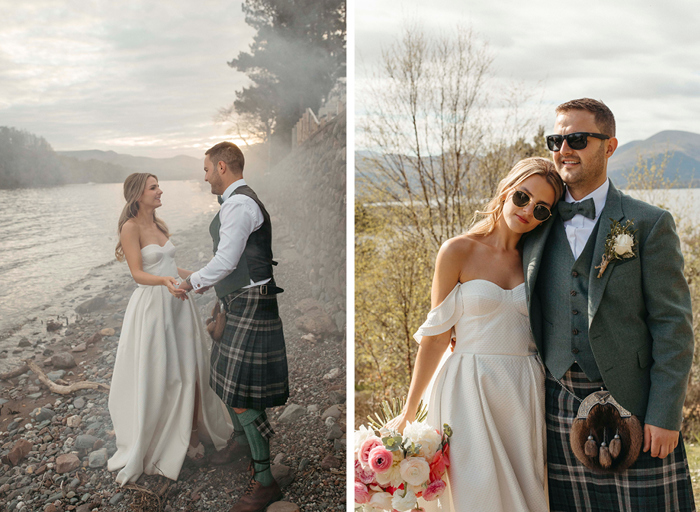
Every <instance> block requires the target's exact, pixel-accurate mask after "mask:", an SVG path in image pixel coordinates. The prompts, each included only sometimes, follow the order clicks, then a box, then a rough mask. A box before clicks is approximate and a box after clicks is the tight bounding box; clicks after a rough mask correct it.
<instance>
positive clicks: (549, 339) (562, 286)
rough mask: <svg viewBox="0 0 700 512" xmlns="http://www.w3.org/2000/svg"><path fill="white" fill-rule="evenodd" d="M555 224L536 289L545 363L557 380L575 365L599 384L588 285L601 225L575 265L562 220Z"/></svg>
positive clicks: (599, 377)
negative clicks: (590, 338)
mask: <svg viewBox="0 0 700 512" xmlns="http://www.w3.org/2000/svg"><path fill="white" fill-rule="evenodd" d="M554 222H555V225H554V226H552V230H551V232H550V233H549V237H548V239H547V243H546V245H545V248H544V252H543V254H542V266H541V267H540V273H539V276H540V277H539V278H538V279H537V284H536V287H535V293H537V294H538V296H539V299H540V301H541V305H542V317H543V325H542V341H543V347H544V362H545V364H546V365H547V368H548V369H549V371H550V372H552V375H554V376H555V377H556V378H558V379H559V378H561V377H562V376H563V375H564V374H565V373H566V371H567V370H568V369H569V368H570V367H571V365H572V364H574V363H575V362H576V363H578V365H579V366H580V367H581V369H582V370H583V371H584V372H585V373H586V376H587V377H588V378H589V379H590V380H592V381H594V380H599V379H601V375H600V370H599V369H598V365H597V364H596V362H595V358H594V357H593V352H592V351H591V346H590V344H589V341H588V281H589V278H590V272H591V260H592V257H593V249H594V245H595V239H596V234H597V233H598V225H599V224H600V222H598V223H596V226H595V228H594V229H593V232H592V233H591V236H590V237H589V238H588V242H587V243H586V247H585V248H584V249H583V252H582V253H581V255H580V256H579V258H578V259H577V260H576V261H574V256H573V253H572V252H571V247H570V246H569V241H568V240H567V238H566V231H565V230H564V224H563V222H562V220H561V217H557V218H556V219H554Z"/></svg>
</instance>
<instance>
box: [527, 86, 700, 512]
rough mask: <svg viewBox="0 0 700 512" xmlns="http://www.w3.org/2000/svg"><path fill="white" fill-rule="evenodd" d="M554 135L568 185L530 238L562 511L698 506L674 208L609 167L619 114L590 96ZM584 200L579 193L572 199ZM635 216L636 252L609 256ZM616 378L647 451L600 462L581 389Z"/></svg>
mask: <svg viewBox="0 0 700 512" xmlns="http://www.w3.org/2000/svg"><path fill="white" fill-rule="evenodd" d="M556 113H557V118H556V122H555V125H554V131H553V135H550V136H548V137H547V144H548V147H549V149H550V151H552V158H553V160H554V163H555V165H556V168H557V171H558V172H559V175H560V176H561V177H562V179H563V180H564V183H566V193H565V196H564V197H563V198H562V200H561V201H560V202H559V203H558V205H557V210H558V211H556V212H555V213H554V215H553V216H552V219H551V220H550V221H549V222H547V223H545V224H543V226H542V227H541V228H540V229H539V230H537V231H535V232H533V234H532V236H530V237H528V238H527V239H526V240H525V242H524V248H523V267H524V268H523V270H524V273H525V282H526V287H527V291H528V311H529V314H530V321H531V325H532V331H533V335H534V338H535V342H536V344H537V348H538V349H539V351H540V354H541V355H542V357H543V360H544V362H545V365H546V367H547V379H546V414H547V419H546V423H547V464H548V475H549V500H550V501H549V503H550V508H551V510H553V511H564V510H571V511H577V512H578V511H598V510H606V511H607V510H625V511H626V510H630V511H631V510H634V511H637V510H639V511H641V510H645V511H646V510H649V511H651V510H653V511H661V510H667V511H674V512H678V511H685V510H695V508H694V504H693V493H692V487H691V481H690V475H689V471H688V463H687V460H686V456H685V449H684V446H683V442H682V439H681V438H680V433H679V430H680V426H681V413H682V407H683V401H684V399H685V393H686V388H687V384H688V376H689V373H690V367H691V363H692V360H693V346H694V343H693V331H692V318H691V306H690V293H689V290H688V284H687V282H686V280H685V278H684V276H683V256H682V254H681V249H680V242H679V239H678V235H677V234H676V230H675V224H674V222H673V218H672V216H671V214H670V213H668V212H667V211H664V210H661V209H659V208H656V207H654V206H651V205H649V204H647V203H644V202H642V201H639V200H636V199H632V198H631V197H629V196H627V195H625V194H622V193H620V192H619V191H618V190H617V189H616V188H615V187H614V186H613V184H612V183H611V182H610V181H609V180H608V178H607V162H608V159H609V158H610V157H611V156H612V154H613V153H614V152H615V149H616V148H617V139H615V118H614V116H613V114H612V112H611V111H610V109H608V107H607V106H605V105H604V104H603V103H601V102H599V101H596V100H592V99H588V98H584V99H579V100H573V101H569V102H567V103H564V104H562V105H559V107H557V109H556ZM572 203H573V204H572ZM628 220H630V221H632V225H631V226H630V227H629V229H628V231H629V233H630V234H631V235H632V236H633V237H634V239H635V242H636V244H635V246H634V248H633V255H632V256H631V257H628V258H624V259H622V260H617V259H613V260H612V261H611V262H610V263H609V264H608V265H607V267H605V266H604V265H601V263H602V261H603V257H604V254H605V242H606V238H607V237H608V235H609V234H610V232H611V229H612V227H613V225H614V224H613V223H614V221H619V222H620V223H621V225H622V226H624V225H625V224H626V222H627V221H628ZM601 387H605V389H607V390H608V391H610V393H611V395H612V396H613V398H615V400H617V402H618V403H619V404H620V405H621V406H622V407H624V408H625V409H627V410H629V411H631V412H632V413H633V414H635V415H636V416H637V417H638V418H639V420H640V421H641V422H642V423H643V425H644V444H643V450H642V453H641V454H640V455H639V458H638V459H637V461H636V462H635V463H634V464H633V465H632V466H631V467H630V468H629V469H627V470H625V471H622V472H621V473H619V474H613V475H605V474H600V473H594V472H592V471H590V470H589V469H587V468H586V467H584V466H583V465H582V464H581V463H580V462H579V461H578V460H577V459H576V458H575V457H574V454H573V452H572V451H571V448H570V446H569V438H568V434H569V429H570V428H571V424H572V421H573V419H574V417H575V416H576V412H577V409H578V405H579V401H578V400H576V399H575V398H574V397H573V396H572V392H573V394H575V395H576V396H577V397H578V398H584V397H585V396H587V395H588V394H590V393H592V392H594V391H596V390H599V389H600V388H601Z"/></svg>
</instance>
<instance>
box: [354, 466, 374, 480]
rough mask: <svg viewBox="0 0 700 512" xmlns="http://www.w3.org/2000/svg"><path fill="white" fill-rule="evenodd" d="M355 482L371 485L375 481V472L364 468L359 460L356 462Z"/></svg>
mask: <svg viewBox="0 0 700 512" xmlns="http://www.w3.org/2000/svg"><path fill="white" fill-rule="evenodd" d="M355 480H357V481H360V482H362V483H363V484H365V485H369V484H371V483H373V482H374V481H375V478H374V471H372V470H371V469H370V468H363V467H362V464H360V461H359V460H356V461H355Z"/></svg>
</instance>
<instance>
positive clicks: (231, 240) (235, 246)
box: [190, 194, 263, 290]
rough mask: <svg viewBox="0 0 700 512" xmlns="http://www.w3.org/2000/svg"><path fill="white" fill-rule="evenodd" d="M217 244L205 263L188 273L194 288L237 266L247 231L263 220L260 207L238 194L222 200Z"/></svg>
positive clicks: (219, 279)
mask: <svg viewBox="0 0 700 512" xmlns="http://www.w3.org/2000/svg"><path fill="white" fill-rule="evenodd" d="M219 220H220V221H221V227H220V228H219V246H218V248H217V250H216V254H215V255H214V257H213V258H212V259H211V261H210V262H209V263H207V265H206V266H205V267H204V268H202V269H200V270H199V271H197V272H195V273H193V274H192V276H191V277H190V283H192V287H193V288H194V289H195V290H198V289H199V288H202V287H204V286H212V285H214V284H216V283H218V282H219V281H221V280H222V279H223V278H225V277H226V276H227V275H229V274H230V273H231V272H233V271H234V270H235V269H236V267H237V266H238V262H239V261H240V259H241V255H242V254H243V250H244V249H245V246H246V242H247V241H248V237H249V236H250V234H251V233H252V232H253V231H255V230H256V229H259V228H260V226H262V223H263V216H262V212H261V211H260V207H259V206H258V205H257V204H256V203H255V201H253V200H252V199H251V198H249V197H247V196H244V195H242V194H238V195H235V196H233V197H231V198H229V199H228V200H226V201H224V203H223V204H222V205H221V210H220V211H219Z"/></svg>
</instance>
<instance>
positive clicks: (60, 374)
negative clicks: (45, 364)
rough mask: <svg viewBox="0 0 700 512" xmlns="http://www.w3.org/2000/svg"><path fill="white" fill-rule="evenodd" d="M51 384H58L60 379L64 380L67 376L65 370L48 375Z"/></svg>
mask: <svg viewBox="0 0 700 512" xmlns="http://www.w3.org/2000/svg"><path fill="white" fill-rule="evenodd" d="M46 376H47V377H48V378H49V380H50V381H51V382H56V381H57V380H58V379H62V378H63V377H65V376H66V371H65V370H54V371H52V372H49V373H47V374H46Z"/></svg>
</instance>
